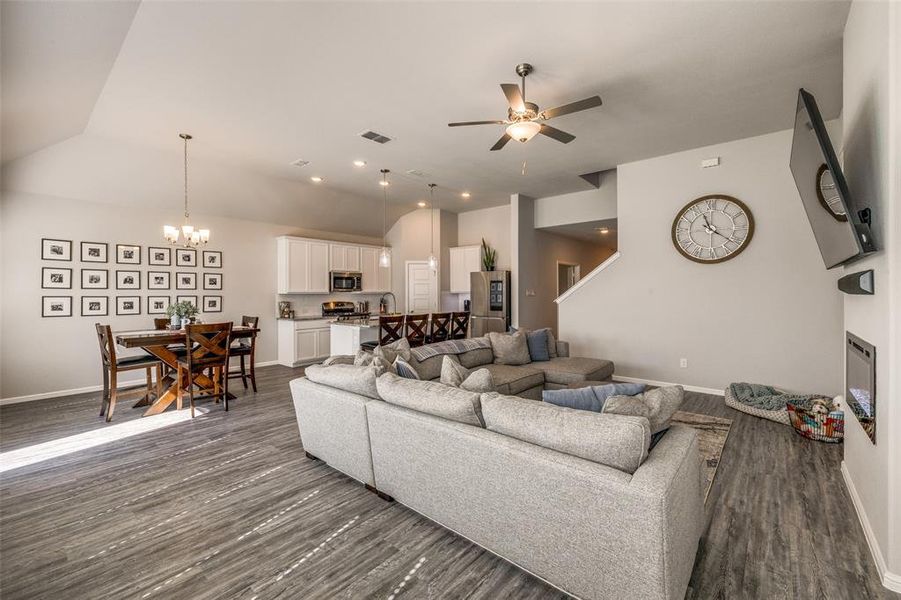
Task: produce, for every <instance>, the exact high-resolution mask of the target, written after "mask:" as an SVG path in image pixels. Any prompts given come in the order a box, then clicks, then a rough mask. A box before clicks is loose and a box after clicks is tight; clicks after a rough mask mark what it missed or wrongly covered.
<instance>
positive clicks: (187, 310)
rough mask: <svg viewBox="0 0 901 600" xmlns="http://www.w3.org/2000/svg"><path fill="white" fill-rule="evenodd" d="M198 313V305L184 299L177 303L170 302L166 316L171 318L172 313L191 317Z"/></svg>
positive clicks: (183, 317)
mask: <svg viewBox="0 0 901 600" xmlns="http://www.w3.org/2000/svg"><path fill="white" fill-rule="evenodd" d="M196 314H197V307H196V306H194V304H193V303H191V302H188V301H187V300H182V301H181V302H176V303H175V304H170V305H169V306H168V307H167V308H166V316H167V317H169V318H170V319H171V318H172V315H178V316H179V317H180V318H182V319H190V318H191V317H193V316H194V315H196Z"/></svg>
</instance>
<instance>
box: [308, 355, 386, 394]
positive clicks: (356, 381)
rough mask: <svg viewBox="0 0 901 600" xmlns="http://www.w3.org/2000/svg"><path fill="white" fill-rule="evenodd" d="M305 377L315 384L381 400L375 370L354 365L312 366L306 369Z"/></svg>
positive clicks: (370, 367)
mask: <svg viewBox="0 0 901 600" xmlns="http://www.w3.org/2000/svg"><path fill="white" fill-rule="evenodd" d="M304 375H305V376H306V378H307V379H309V380H310V381H312V382H314V383H320V384H322V385H326V386H328V387H332V388H335V389H338V390H346V391H348V392H353V393H355V394H360V395H361V396H366V397H368V398H372V399H374V400H378V399H379V393H378V390H377V389H376V383H375V381H376V375H375V368H374V367H372V366H369V367H355V366H354V365H340V364H339V365H332V366H330V367H324V366H322V365H310V366H309V367H307V368H306V369H304Z"/></svg>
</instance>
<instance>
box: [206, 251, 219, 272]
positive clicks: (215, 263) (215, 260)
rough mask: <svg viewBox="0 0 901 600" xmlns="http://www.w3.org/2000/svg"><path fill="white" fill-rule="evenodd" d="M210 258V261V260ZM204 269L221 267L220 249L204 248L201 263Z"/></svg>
mask: <svg viewBox="0 0 901 600" xmlns="http://www.w3.org/2000/svg"><path fill="white" fill-rule="evenodd" d="M210 260H212V262H210ZM201 266H202V267H203V268H204V269H221V268H222V251H221V250H204V251H203V265H201Z"/></svg>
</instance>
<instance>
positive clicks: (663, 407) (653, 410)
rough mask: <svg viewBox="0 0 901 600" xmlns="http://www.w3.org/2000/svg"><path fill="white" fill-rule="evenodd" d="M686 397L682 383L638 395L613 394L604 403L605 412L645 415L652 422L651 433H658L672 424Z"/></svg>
mask: <svg viewBox="0 0 901 600" xmlns="http://www.w3.org/2000/svg"><path fill="white" fill-rule="evenodd" d="M684 397H685V390H683V389H682V386H681V385H671V386H667V387H662V388H655V389H653V390H648V391H646V392H645V393H643V394H638V395H637V396H611V397H609V398H607V402H605V403H604V413H609V414H616V415H636V416H641V417H645V418H647V419H648V421H649V422H650V424H651V433H657V432H658V431H663V430H664V429H666V428H668V427H669V426H670V419H671V418H672V416H673V414H675V412H676V411H677V410H679V407H681V406H682V401H683V399H684Z"/></svg>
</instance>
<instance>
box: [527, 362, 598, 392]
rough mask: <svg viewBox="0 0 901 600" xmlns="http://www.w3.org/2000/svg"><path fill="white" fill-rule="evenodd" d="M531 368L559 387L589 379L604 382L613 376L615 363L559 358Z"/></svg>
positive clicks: (533, 365) (539, 363)
mask: <svg viewBox="0 0 901 600" xmlns="http://www.w3.org/2000/svg"><path fill="white" fill-rule="evenodd" d="M529 366H530V367H531V368H533V369H539V370H541V371H542V372H543V373H544V377H545V380H546V381H547V382H548V383H556V384H558V385H569V384H570V383H575V382H577V381H585V380H589V379H593V380H597V381H603V380H604V379H608V378H609V377H610V376H611V375H613V363H612V362H610V361H609V360H603V359H600V358H584V357H581V356H574V357H566V358H562V357H558V358H552V359H551V360H549V361H546V362H537V363H533V364H531V365H529Z"/></svg>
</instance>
